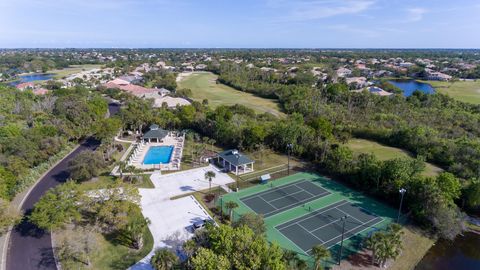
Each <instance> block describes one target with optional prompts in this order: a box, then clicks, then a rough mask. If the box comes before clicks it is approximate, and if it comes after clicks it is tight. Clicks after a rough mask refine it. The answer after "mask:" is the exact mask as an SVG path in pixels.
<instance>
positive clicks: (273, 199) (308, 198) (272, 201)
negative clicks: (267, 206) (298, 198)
mask: <svg viewBox="0 0 480 270" xmlns="http://www.w3.org/2000/svg"><path fill="white" fill-rule="evenodd" d="M304 191H305V190H300V191H297V192H294V193H290V194H288V195H285V197H280V198H276V199H273V200H270V201H269V202H274V201H277V200H280V199H285V198H287V197H288V196H292V195H293V194H297V193H300V192H304ZM307 193H309V192H307ZM260 197H261V196H260ZM310 198H312V197H309V198H308V199H310Z"/></svg>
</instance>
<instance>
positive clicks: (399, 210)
mask: <svg viewBox="0 0 480 270" xmlns="http://www.w3.org/2000/svg"><path fill="white" fill-rule="evenodd" d="M398 192H400V194H401V198H400V207H399V208H398V217H397V223H400V214H401V213H402V204H403V195H405V192H407V190H406V189H404V188H401V189H400V190H399V191H398Z"/></svg>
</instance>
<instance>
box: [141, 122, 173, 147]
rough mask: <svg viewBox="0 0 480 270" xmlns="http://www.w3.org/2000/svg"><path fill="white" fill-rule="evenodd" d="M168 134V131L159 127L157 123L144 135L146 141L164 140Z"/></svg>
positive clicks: (158, 141)
mask: <svg viewBox="0 0 480 270" xmlns="http://www.w3.org/2000/svg"><path fill="white" fill-rule="evenodd" d="M167 135H168V131H167V130H164V129H163V128H161V127H159V126H158V125H156V124H153V125H151V126H150V130H149V131H147V132H146V133H145V134H144V135H143V141H144V142H157V143H160V142H163V139H164V138H165V137H166V136H167Z"/></svg>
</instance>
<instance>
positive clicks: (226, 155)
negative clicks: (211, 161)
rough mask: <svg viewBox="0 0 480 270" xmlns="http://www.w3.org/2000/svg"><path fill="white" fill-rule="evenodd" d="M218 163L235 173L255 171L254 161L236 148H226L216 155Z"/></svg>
mask: <svg viewBox="0 0 480 270" xmlns="http://www.w3.org/2000/svg"><path fill="white" fill-rule="evenodd" d="M216 159H217V164H218V165H220V166H222V167H223V168H224V169H225V170H226V171H228V172H232V173H233V174H235V175H240V174H244V173H249V172H253V163H254V162H255V161H253V160H252V159H250V158H249V157H247V156H245V155H243V154H241V153H240V152H238V150H236V149H231V150H226V151H223V152H221V153H219V154H218V155H217V157H216Z"/></svg>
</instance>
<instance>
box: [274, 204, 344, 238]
mask: <svg viewBox="0 0 480 270" xmlns="http://www.w3.org/2000/svg"><path fill="white" fill-rule="evenodd" d="M336 203H339V202H334V203H332V204H330V205H327V206H325V207H323V208H321V209H320V210H322V209H324V208H327V207H329V206H331V205H334V204H336ZM347 203H349V202H348V201H345V202H344V203H342V204H339V205H336V206H335V207H333V208H330V209H326V210H323V211H320V212H317V213H315V212H313V213H314V215H311V214H307V215H306V216H304V217H303V218H301V219H300V220H297V221H296V222H295V223H292V224H290V225H288V226H287V227H284V228H282V229H281V230H283V229H285V228H288V227H290V226H292V225H295V224H297V223H299V222H302V221H305V220H307V219H310V218H312V217H314V216H316V215H318V214H322V213H325V212H327V211H330V210H332V209H335V208H337V207H338V206H342V205H345V204H347ZM313 213H312V214H313ZM290 221H291V220H289V221H287V222H285V223H288V222H290ZM285 223H282V224H280V225H277V226H276V227H280V226H282V225H283V224H285ZM307 232H309V231H308V230H307Z"/></svg>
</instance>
